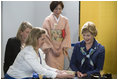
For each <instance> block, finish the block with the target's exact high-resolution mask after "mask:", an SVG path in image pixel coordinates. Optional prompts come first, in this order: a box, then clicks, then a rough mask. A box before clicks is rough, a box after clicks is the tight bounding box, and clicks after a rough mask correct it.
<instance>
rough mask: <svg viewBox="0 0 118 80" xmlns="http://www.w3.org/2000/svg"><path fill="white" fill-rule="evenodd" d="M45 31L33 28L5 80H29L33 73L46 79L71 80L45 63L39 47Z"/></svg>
mask: <svg viewBox="0 0 118 80" xmlns="http://www.w3.org/2000/svg"><path fill="white" fill-rule="evenodd" d="M45 36H46V31H45V30H44V29H42V28H39V27H35V28H33V29H32V30H31V33H30V34H29V35H28V38H27V40H26V46H25V48H24V49H22V50H21V51H20V52H19V54H18V56H17V57H16V59H15V61H14V63H13V65H11V66H10V68H9V70H8V71H7V74H6V75H5V78H6V79H20V78H22V79H28V78H29V79H30V78H32V75H33V73H34V72H35V73H38V74H41V75H45V76H46V77H47V78H73V77H74V76H73V75H71V74H67V73H66V72H64V71H59V70H57V69H54V68H51V67H49V66H48V65H47V64H46V62H45V54H44V52H43V51H42V50H41V46H42V45H43V43H44V41H45Z"/></svg>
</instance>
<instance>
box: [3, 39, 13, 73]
mask: <svg viewBox="0 0 118 80" xmlns="http://www.w3.org/2000/svg"><path fill="white" fill-rule="evenodd" d="M11 52H12V45H11V39H10V38H9V39H8V41H7V44H6V50H5V57H4V73H6V72H7V70H8V68H9V66H10V65H11V64H12V61H11V59H12V56H11V55H12V53H11Z"/></svg>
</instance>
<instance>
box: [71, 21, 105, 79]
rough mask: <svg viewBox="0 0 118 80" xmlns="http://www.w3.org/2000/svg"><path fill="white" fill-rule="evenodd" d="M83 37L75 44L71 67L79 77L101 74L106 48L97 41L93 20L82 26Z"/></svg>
mask: <svg viewBox="0 0 118 80" xmlns="http://www.w3.org/2000/svg"><path fill="white" fill-rule="evenodd" d="M81 32H82V36H83V39H84V40H82V41H81V42H78V43H77V44H76V45H75V46H74V50H73V54H72V57H71V62H70V67H71V69H72V70H73V71H76V72H77V76H78V77H79V78H90V77H91V76H92V75H99V76H100V71H101V70H102V69H103V65H104V57H105V48H104V46H102V45H101V44H100V43H98V42H97V40H96V39H95V37H96V36H97V29H96V27H95V24H94V23H93V22H86V23H85V24H84V25H83V27H82V31H81Z"/></svg>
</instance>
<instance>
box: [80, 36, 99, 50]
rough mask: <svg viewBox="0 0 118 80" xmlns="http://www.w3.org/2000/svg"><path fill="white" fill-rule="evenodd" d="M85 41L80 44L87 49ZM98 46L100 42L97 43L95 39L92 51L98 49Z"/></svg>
mask: <svg viewBox="0 0 118 80" xmlns="http://www.w3.org/2000/svg"><path fill="white" fill-rule="evenodd" d="M85 44H86V43H85V41H84V40H82V41H81V42H80V47H85ZM97 46H98V42H97V40H96V39H95V38H94V41H93V45H92V47H91V48H92V49H95V50H96V49H97Z"/></svg>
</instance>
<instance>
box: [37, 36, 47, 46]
mask: <svg viewBox="0 0 118 80" xmlns="http://www.w3.org/2000/svg"><path fill="white" fill-rule="evenodd" d="M45 37H46V34H42V35H41V37H40V38H39V39H38V48H40V47H41V46H42V45H43V43H44V42H45Z"/></svg>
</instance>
